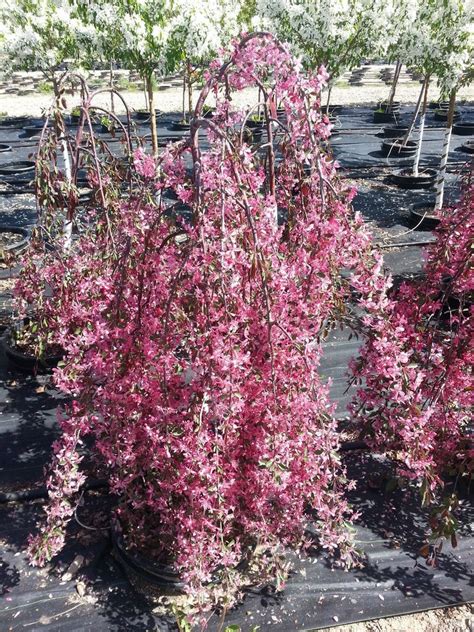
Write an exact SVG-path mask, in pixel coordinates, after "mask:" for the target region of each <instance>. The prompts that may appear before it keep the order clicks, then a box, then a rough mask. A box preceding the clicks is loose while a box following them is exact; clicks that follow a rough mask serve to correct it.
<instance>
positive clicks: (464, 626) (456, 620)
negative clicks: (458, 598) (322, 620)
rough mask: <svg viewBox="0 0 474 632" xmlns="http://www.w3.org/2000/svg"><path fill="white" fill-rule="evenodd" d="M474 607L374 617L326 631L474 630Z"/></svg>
mask: <svg viewBox="0 0 474 632" xmlns="http://www.w3.org/2000/svg"><path fill="white" fill-rule="evenodd" d="M472 631H474V608H473V606H472V604H471V605H466V606H460V607H458V608H442V609H439V610H428V611H426V612H418V613H416V614H411V615H406V616H403V617H390V618H387V619H374V620H372V621H366V622H364V623H351V624H349V625H338V626H336V627H332V628H326V631H325V632H472Z"/></svg>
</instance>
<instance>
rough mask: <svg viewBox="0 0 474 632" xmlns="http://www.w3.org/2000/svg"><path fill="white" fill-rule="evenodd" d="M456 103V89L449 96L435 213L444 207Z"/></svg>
mask: <svg viewBox="0 0 474 632" xmlns="http://www.w3.org/2000/svg"><path fill="white" fill-rule="evenodd" d="M455 105H456V90H452V92H451V95H450V97H449V110H448V121H447V123H446V131H445V134H444V144H443V152H442V154H441V164H440V167H439V173H438V182H437V185H436V202H435V207H434V210H435V213H437V212H439V211H440V210H441V209H442V207H443V198H444V182H445V178H446V165H447V163H448V155H449V143H450V142H451V133H452V131H453V119H454V108H455Z"/></svg>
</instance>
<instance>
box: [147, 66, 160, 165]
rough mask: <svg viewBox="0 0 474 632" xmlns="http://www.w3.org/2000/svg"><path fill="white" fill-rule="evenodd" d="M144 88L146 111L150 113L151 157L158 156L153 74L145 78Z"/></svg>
mask: <svg viewBox="0 0 474 632" xmlns="http://www.w3.org/2000/svg"><path fill="white" fill-rule="evenodd" d="M145 86H146V91H147V95H148V111H149V113H150V131H151V147H152V151H153V155H154V156H157V155H158V130H157V127H156V112H155V99H154V95H153V73H149V74H147V75H146V77H145Z"/></svg>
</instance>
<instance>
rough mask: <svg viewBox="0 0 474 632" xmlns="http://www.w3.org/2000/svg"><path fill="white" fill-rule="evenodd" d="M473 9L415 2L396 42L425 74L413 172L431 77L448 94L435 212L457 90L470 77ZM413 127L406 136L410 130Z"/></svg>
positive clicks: (432, 0) (441, 0)
mask: <svg viewBox="0 0 474 632" xmlns="http://www.w3.org/2000/svg"><path fill="white" fill-rule="evenodd" d="M472 18H473V14H472V9H469V6H468V4H467V3H464V2H461V1H459V0H449V1H445V0H427V1H424V2H420V3H418V5H417V6H416V14H415V15H414V16H412V19H411V20H407V21H406V28H405V29H404V30H403V33H402V35H401V36H400V39H399V41H398V42H397V52H398V54H399V55H400V57H401V58H402V59H403V61H404V62H405V63H406V64H407V66H409V67H411V68H414V69H415V70H417V71H418V72H420V73H421V74H422V75H423V77H424V82H423V86H422V89H421V93H420V99H419V101H418V105H417V108H416V111H415V115H414V119H413V124H414V121H415V117H416V116H417V112H418V108H419V107H420V106H421V117H420V127H419V140H418V147H417V153H416V155H415V161H414V165H413V174H414V175H415V176H417V175H418V168H419V161H420V154H421V146H422V142H423V132H424V126H425V115H426V108H427V100H428V90H429V84H430V79H431V77H433V76H436V77H437V80H438V85H439V88H440V91H441V94H442V95H449V98H450V107H449V111H448V122H447V126H446V133H445V139H444V144H443V151H442V159H441V167H440V173H439V178H438V185H437V196H436V208H435V210H436V211H439V210H440V209H441V208H442V205H443V191H444V180H445V171H446V164H447V159H448V153H449V143H450V139H451V130H452V123H453V114H454V106H455V99H456V91H457V90H458V89H459V87H461V86H462V85H463V84H465V83H466V82H468V81H469V80H470V78H472V59H473V54H474V41H473V34H472V28H471V25H472ZM411 129H412V126H410V129H409V131H408V134H407V137H406V138H408V136H409V134H410V133H411Z"/></svg>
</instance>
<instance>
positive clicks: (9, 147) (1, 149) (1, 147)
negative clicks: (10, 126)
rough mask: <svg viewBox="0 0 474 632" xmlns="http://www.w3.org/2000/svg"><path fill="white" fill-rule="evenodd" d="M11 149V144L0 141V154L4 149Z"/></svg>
mask: <svg viewBox="0 0 474 632" xmlns="http://www.w3.org/2000/svg"><path fill="white" fill-rule="evenodd" d="M11 150H12V147H11V145H5V144H4V143H0V154H1V153H3V152H5V151H11Z"/></svg>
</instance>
